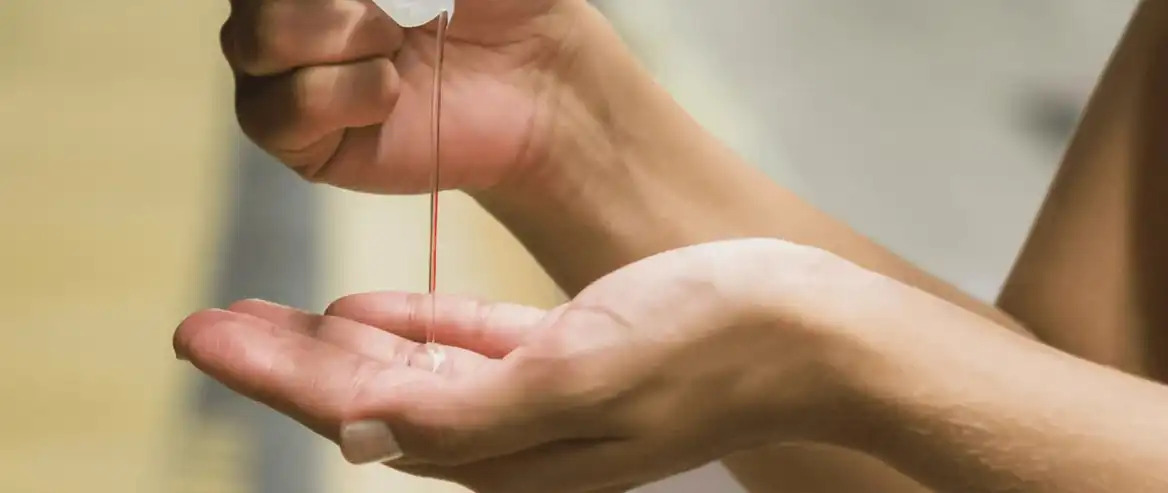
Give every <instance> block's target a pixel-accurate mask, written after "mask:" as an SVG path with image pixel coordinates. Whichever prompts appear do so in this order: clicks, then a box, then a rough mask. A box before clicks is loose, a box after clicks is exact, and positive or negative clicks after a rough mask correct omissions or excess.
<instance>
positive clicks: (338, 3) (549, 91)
mask: <svg viewBox="0 0 1168 493" xmlns="http://www.w3.org/2000/svg"><path fill="white" fill-rule="evenodd" d="M231 4H232V7H231V16H230V18H229V19H228V20H227V22H226V24H225V25H224V26H223V30H222V45H223V51H224V53H225V55H226V57H227V59H228V61H229V63H230V65H231V66H232V68H233V70H234V72H235V73H236V88H237V90H236V99H237V112H238V116H239V119H240V123H241V125H242V127H243V129H244V131H245V133H247V135H248V136H250V137H251V138H252V139H253V140H254V141H255V142H257V143H258V144H259V145H260V146H261V147H263V148H264V149H265V150H267V151H268V152H270V153H272V154H273V155H275V156H276V157H277V158H278V159H280V160H282V161H283V162H285V163H286V164H288V165H289V166H290V167H292V168H293V169H295V170H296V171H297V172H299V173H300V174H301V175H303V176H305V177H306V178H309V179H311V180H314V181H321V182H327V183H330V184H334V185H338V186H341V187H346V188H350V189H357V190H362V191H370V192H381V193H418V192H423V191H425V190H428V189H429V185H430V179H431V170H432V167H433V165H432V163H433V144H432V142H433V140H432V138H431V130H430V128H431V126H430V122H431V116H430V115H431V109H430V101H431V87H432V86H433V57H434V48H435V41H434V32H433V26H429V27H427V28H423V29H414V30H403V29H401V28H400V27H398V26H397V25H396V24H395V23H394V22H393V21H392V20H390V19H389V17H388V16H387V15H386V14H385V13H384V12H382V11H381V10H380V9H379V8H378V7H377V6H376V5H375V4H374V3H373V2H372V1H371V0H309V1H288V0H233V1H232V2H231ZM593 18H599V16H597V15H595V13H593V12H591V7H589V6H588V5H587V3H586V2H584V1H583V0H490V1H483V0H470V1H460V2H459V3H458V8H457V10H456V13H455V16H454V18H453V22H452V23H451V28H450V30H449V33H448V43H447V48H446V64H445V72H444V86H443V99H444V101H443V108H444V110H443V122H442V125H443V129H442V150H441V153H442V160H443V177H442V183H441V185H442V186H443V187H445V188H464V189H472V190H483V189H488V188H490V187H493V186H495V185H497V184H499V183H500V182H501V181H503V180H505V179H507V178H508V177H511V176H514V175H516V174H520V173H523V174H528V173H530V172H531V170H530V169H528V168H530V167H532V166H534V165H535V164H537V163H539V162H541V160H542V159H544V158H545V157H546V155H547V154H548V153H549V152H550V149H549V147H550V145H551V143H550V141H551V133H552V131H553V130H554V128H553V127H554V125H556V124H562V123H563V120H564V115H563V114H560V113H562V111H561V109H562V108H561V103H562V102H563V100H564V99H565V94H567V93H568V92H569V91H567V90H566V89H565V88H564V87H562V86H564V84H565V83H564V81H563V80H562V79H563V77H562V76H563V75H564V71H565V70H566V67H568V66H570V60H571V59H572V54H573V53H574V51H575V50H577V49H578V48H579V44H580V41H579V40H577V39H575V38H574V37H573V36H574V35H575V34H577V33H578V32H580V30H579V29H577V27H578V26H577V25H578V24H580V23H582V22H587V21H589V19H593ZM565 60H568V61H569V62H565Z"/></svg>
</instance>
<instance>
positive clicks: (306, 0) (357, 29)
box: [222, 0, 404, 77]
mask: <svg viewBox="0 0 1168 493" xmlns="http://www.w3.org/2000/svg"><path fill="white" fill-rule="evenodd" d="M403 36H404V31H403V30H402V29H401V28H400V27H398V26H397V25H396V24H395V23H394V22H393V21H392V20H390V19H389V17H388V16H387V15H385V13H384V12H383V11H382V10H381V9H380V8H378V7H377V6H376V5H374V4H373V3H372V2H370V1H366V0H239V1H236V2H234V3H233V5H232V12H231V17H230V19H228V21H227V23H226V24H225V25H224V29H223V36H222V41H223V53H224V55H225V56H226V57H227V60H228V62H229V63H230V64H231V66H232V68H233V69H235V70H236V71H237V72H240V73H242V74H246V75H248V76H252V77H265V76H270V75H276V74H281V73H285V72H288V71H291V70H293V69H296V68H301V67H308V66H314V65H334V64H343V63H348V62H353V61H357V60H363V59H368V58H375V57H382V58H392V57H393V55H394V53H396V52H397V50H398V48H400V46H401V43H402V39H403Z"/></svg>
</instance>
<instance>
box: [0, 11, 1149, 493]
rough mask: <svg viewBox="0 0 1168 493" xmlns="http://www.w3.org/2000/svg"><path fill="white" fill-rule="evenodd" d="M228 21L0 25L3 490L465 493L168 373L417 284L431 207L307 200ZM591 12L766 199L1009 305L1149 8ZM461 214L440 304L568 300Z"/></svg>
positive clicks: (704, 482)
mask: <svg viewBox="0 0 1168 493" xmlns="http://www.w3.org/2000/svg"><path fill="white" fill-rule="evenodd" d="M226 3H227V2H162V3H153V2H137V1H130V0H107V1H104V2H80V1H75V0H65V1H63V2H44V1H38V0H0V169H2V170H3V174H2V175H0V228H2V229H0V230H2V231H3V241H2V242H0V491H3V492H6V493H7V492H13V493H42V492H43V493H50V492H51V493H60V492H72V491H78V492H80V491H84V492H86V493H106V492H110V493H113V492H118V493H138V492H142V493H146V492H149V493H154V492H168V493H169V492H175V493H187V492H190V493H195V492H215V493H234V492H239V493H301V492H303V493H323V492H326V491H345V492H358V493H362V492H370V493H372V492H382V491H395V492H417V493H422V492H456V491H460V490H459V489H458V488H455V487H452V486H450V485H444V484H439V483H432V482H427V481H420V480H416V479H411V478H407V477H404V476H400V475H395V474H393V473H390V472H387V471H384V470H381V469H378V468H373V469H355V468H350V467H346V466H344V465H342V464H341V463H340V461H339V460H338V459H337V457H335V456H336V455H337V454H336V453H335V451H334V450H333V449H331V448H330V447H329V446H327V445H325V444H322V443H321V442H320V441H319V440H317V439H315V438H313V437H311V436H309V435H307V434H306V433H304V432H302V431H300V430H299V429H298V428H297V427H296V426H294V425H292V424H291V423H288V422H287V421H285V420H283V419H282V418H279V417H278V416H276V415H274V414H273V413H271V412H268V411H266V410H264V409H261V408H258V407H257V406H253V405H250V404H248V403H246V402H243V401H242V400H240V399H237V398H235V397H234V396H232V395H231V394H230V393H229V392H226V391H225V390H223V389H222V388H220V387H218V386H216V385H214V384H212V383H210V382H207V381H205V380H203V379H201V378H200V377H199V376H198V375H196V374H194V373H193V372H191V371H189V370H188V369H186V368H185V367H184V366H183V365H179V364H177V363H175V362H174V360H173V355H172V353H171V352H170V342H169V338H170V334H171V332H172V329H173V327H174V326H175V325H176V324H177V323H178V322H179V321H180V320H181V319H182V318H183V317H184V316H185V315H186V314H187V313H189V312H191V311H193V310H195V309H198V308H202V307H206V306H222V305H225V304H227V303H228V302H230V301H232V300H235V299H239V298H246V297H264V298H268V299H273V300H275V301H278V302H283V303H288V304H292V305H296V306H300V307H304V308H308V309H314V310H319V309H321V308H322V307H324V306H325V305H326V304H327V302H328V301H329V300H331V299H333V298H335V297H337V296H340V295H342V294H345V293H351V292H356V291H367V290H375V289H409V290H420V289H423V288H424V285H425V275H426V271H425V259H426V255H425V235H426V227H427V217H426V213H427V208H426V203H425V199H424V198H421V199H419V198H385V197H370V196H362V195H357V194H350V193H345V192H340V191H335V190H329V189H325V188H323V187H312V186H309V185H306V184H304V183H301V182H300V181H299V180H298V179H296V178H295V177H294V176H293V175H292V174H291V173H288V172H285V171H284V170H283V168H282V167H280V166H278V165H276V164H275V163H273V162H271V160H270V159H268V158H267V157H266V156H265V155H263V153H261V152H259V151H257V150H255V149H254V148H252V147H251V146H250V145H248V144H247V143H246V142H245V141H244V139H243V138H242V137H240V135H239V134H238V132H237V130H236V127H235V124H234V120H233V115H232V112H231V111H232V104H231V85H230V78H229V75H228V73H227V71H226V67H225V65H224V64H223V63H222V62H221V61H220V59H219V55H218V41H217V31H218V27H219V25H220V23H221V22H222V20H223V19H224V18H225V17H226V15H227V6H226ZM597 3H598V4H599V6H600V7H601V8H602V9H604V10H605V12H606V13H607V14H608V15H609V16H610V18H611V19H613V21H614V22H615V23H616V24H617V25H618V27H619V28H620V29H621V31H622V32H623V33H624V34H625V36H626V37H627V39H628V40H629V42H630V43H631V44H632V45H633V46H634V47H635V49H636V50H637V52H638V53H639V54H640V55H641V56H642V57H643V59H644V60H645V62H646V63H647V64H648V65H649V66H650V67H651V69H652V70H653V71H654V73H656V74H657V76H658V78H659V80H660V81H661V83H662V84H664V85H666V86H667V87H668V88H669V89H670V90H671V91H672V92H673V93H674V94H675V95H676V97H677V98H678V100H679V101H680V102H681V103H682V104H684V105H685V106H686V107H687V108H689V109H690V111H691V112H693V113H694V114H695V115H697V117H698V118H699V119H700V120H701V121H702V122H704V123H705V124H706V126H707V127H708V128H710V129H711V130H712V131H714V132H716V133H717V134H718V135H720V136H721V137H722V138H724V139H725V140H726V141H727V142H729V143H730V144H731V145H733V146H734V147H735V148H736V149H738V150H739V151H740V152H741V153H743V154H744V155H746V156H747V157H748V158H749V159H750V160H751V161H752V162H755V163H757V164H758V166H760V167H761V168H763V169H764V170H766V171H767V172H768V173H769V174H770V175H771V176H773V177H774V178H775V179H776V180H779V181H781V182H782V183H784V184H786V185H787V186H789V187H791V188H793V189H795V190H796V191H798V192H799V193H801V194H802V195H803V196H804V197H806V198H807V199H809V200H811V201H812V202H814V203H815V204H817V205H818V206H820V207H822V208H824V209H826V210H827V211H829V212H831V213H832V214H835V215H836V216H838V217H840V218H843V219H844V220H846V221H848V222H849V223H851V224H852V225H853V226H855V227H856V228H858V229H860V230H861V231H863V232H865V233H867V234H869V235H871V236H872V237H874V238H876V239H877V240H878V241H880V242H882V243H883V244H885V245H887V246H889V247H890V248H892V249H894V250H896V251H897V252H899V253H901V254H902V255H904V256H906V257H908V258H909V259H910V260H913V261H915V262H917V263H918V264H920V265H922V266H923V267H925V268H927V269H928V270H931V271H933V272H935V273H937V274H939V275H941V276H943V277H945V278H947V279H949V280H950V281H952V282H954V283H956V284H958V285H959V286H961V287H963V288H965V289H967V290H969V291H971V292H973V293H975V294H977V295H979V296H981V297H984V298H992V297H993V296H994V295H995V294H996V292H997V290H998V288H999V285H1000V283H1001V281H1002V279H1003V278H1004V277H1005V274H1006V270H1007V269H1008V267H1009V265H1010V263H1011V261H1012V260H1013V257H1014V255H1015V254H1016V252H1017V250H1018V248H1019V246H1020V245H1021V242H1022V240H1023V238H1024V236H1025V234H1026V232H1027V228H1028V227H1029V224H1030V221H1031V220H1032V218H1033V216H1034V214H1035V212H1036V209H1037V207H1038V205H1039V203H1040V201H1041V200H1042V197H1043V193H1044V191H1045V189H1046V187H1047V185H1048V184H1049V180H1050V178H1051V175H1052V173H1053V171H1054V169H1055V166H1056V165H1057V162H1058V158H1059V154H1060V152H1061V149H1062V146H1063V145H1064V143H1065V141H1066V138H1067V136H1068V134H1069V132H1070V131H1071V129H1072V128H1073V126H1074V124H1075V121H1076V118H1077V117H1078V113H1079V111H1080V109H1081V108H1082V106H1083V104H1084V102H1085V99H1086V97H1087V96H1088V94H1089V91H1090V89H1091V86H1092V84H1093V83H1094V81H1095V77H1096V76H1097V74H1098V72H1099V70H1100V69H1101V68H1102V66H1103V64H1104V63H1105V61H1106V58H1107V56H1108V54H1109V52H1110V50H1111V48H1112V45H1113V43H1114V42H1115V41H1116V39H1117V37H1118V36H1119V34H1120V32H1121V30H1122V28H1123V26H1124V23H1125V22H1126V19H1127V16H1128V15H1129V14H1130V12H1131V9H1132V7H1133V6H1134V4H1135V0H1112V1H1108V2H1101V1H1099V0H1021V1H1019V0H1009V1H1008V0H984V1H980V2H964V1H959V0H880V1H872V0H737V1H715V0H636V1H630V0H607V1H603V2H597ZM449 197H450V198H449V201H450V203H451V204H452V205H450V206H449V208H448V209H447V210H448V211H449V214H448V215H447V216H446V217H445V218H444V219H443V220H444V224H443V228H444V229H443V235H444V237H443V243H442V245H441V248H442V255H443V262H444V266H443V273H444V274H443V275H442V279H441V282H442V285H443V286H444V287H445V290H447V291H451V292H459V293H465V294H473V295H479V296H483V297H486V298H489V299H500V300H503V299H505V300H511V301H519V302H524V303H529V304H535V305H541V306H549V305H553V304H555V303H557V302H558V301H559V300H560V296H559V294H558V292H557V291H556V289H555V287H554V285H552V284H551V283H550V282H549V281H548V280H547V278H546V277H545V276H544V275H543V274H542V273H541V272H540V271H539V269H538V268H537V267H536V266H535V265H534V263H533V262H532V261H531V260H530V259H529V258H528V257H527V256H526V254H525V253H524V252H523V250H522V249H521V248H520V247H519V246H518V245H517V244H516V243H515V241H514V240H513V239H512V238H510V237H509V236H508V235H507V234H506V232H505V231H503V230H502V228H500V227H499V226H498V225H496V224H495V223H493V222H492V221H491V220H490V219H489V218H488V217H487V216H486V215H484V214H483V213H482V212H481V211H479V210H478V209H477V208H476V207H475V206H474V205H473V204H472V203H470V202H469V201H468V200H466V199H464V198H462V197H459V196H457V195H453V194H451V195H449ZM645 491H652V492H687V493H688V492H693V493H698V492H732V491H736V488H735V487H734V486H733V484H732V483H731V482H730V481H729V480H728V478H727V477H726V476H725V475H724V473H722V472H721V470H720V469H718V468H717V467H710V468H706V469H703V470H700V471H695V472H694V473H691V474H688V475H685V476H682V477H679V478H676V479H673V480H670V481H668V482H666V483H663V484H660V485H656V486H653V487H649V488H646V489H645Z"/></svg>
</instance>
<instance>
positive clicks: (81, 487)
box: [0, 0, 230, 493]
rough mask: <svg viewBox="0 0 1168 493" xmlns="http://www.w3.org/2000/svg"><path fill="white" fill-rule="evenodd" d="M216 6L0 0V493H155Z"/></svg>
mask: <svg viewBox="0 0 1168 493" xmlns="http://www.w3.org/2000/svg"><path fill="white" fill-rule="evenodd" d="M224 4H226V2H140V1H133V0H106V1H101V2H82V1H76V0H65V1H57V2H45V1H41V0H3V1H0V171H2V172H3V173H2V174H0V231H2V232H3V233H0V238H3V240H2V241H0V491H5V492H20V493H36V492H46V493H50V492H51V493H60V492H70V491H84V492H88V493H102V492H138V491H141V492H151V493H153V492H156V491H158V489H157V487H156V486H157V482H156V481H157V476H158V475H157V473H158V472H159V471H160V470H161V464H160V463H161V462H162V457H163V455H162V454H161V453H160V451H162V450H164V449H163V448H162V446H163V440H164V438H165V435H164V434H163V431H164V430H166V429H167V427H168V426H170V425H172V423H169V422H168V420H169V419H170V418H171V417H172V414H171V412H172V411H173V409H174V407H175V398H176V396H177V395H178V394H177V392H178V387H177V385H176V384H177V382H178V378H179V372H178V371H177V368H178V365H176V364H174V362H173V356H172V353H170V351H169V336H170V333H171V329H172V328H173V326H174V324H175V323H176V322H177V321H178V320H180V319H181V317H182V315H183V314H185V313H186V312H187V311H189V310H190V309H191V308H193V303H194V302H196V301H197V300H198V298H199V297H200V295H202V294H203V288H204V281H205V280H206V279H207V274H208V269H207V267H208V266H207V265H206V264H205V263H204V262H203V261H204V260H205V258H206V253H207V252H208V249H209V248H210V247H211V246H213V244H212V240H213V238H212V233H213V231H214V227H215V224H214V223H213V221H212V219H213V218H216V217H217V213H218V204H217V203H216V201H215V197H216V195H217V191H216V190H215V188H214V187H215V185H217V184H218V178H219V176H218V174H219V171H220V169H219V168H218V167H216V166H214V163H219V162H222V161H223V160H222V154H223V153H222V147H223V146H222V145H221V144H222V142H221V141H220V139H219V138H220V136H222V135H229V134H228V133H227V128H226V127H224V126H223V125H222V124H221V122H224V121H230V120H228V119H226V118H225V113H224V111H225V110H227V109H229V107H226V106H225V105H223V104H222V102H221V99H220V96H221V95H222V89H223V87H224V86H223V85H222V83H223V81H224V78H223V77H222V76H223V73H222V71H221V69H220V64H219V62H218V61H217V60H216V42H215V30H214V29H213V28H209V27H210V26H213V25H214V24H215V22H216V19H218V18H219V17H220V16H222V15H223V11H224Z"/></svg>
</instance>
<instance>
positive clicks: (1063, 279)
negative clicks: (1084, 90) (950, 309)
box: [998, 0, 1168, 381]
mask: <svg viewBox="0 0 1168 493" xmlns="http://www.w3.org/2000/svg"><path fill="white" fill-rule="evenodd" d="M1165 27H1168V2H1164V1H1161V0H1155V1H1153V0H1148V1H1144V2H1142V3H1141V4H1140V6H1139V8H1138V9H1137V11H1136V14H1135V16H1134V18H1133V20H1132V21H1131V23H1130V25H1129V28H1128V30H1127V33H1126V34H1125V36H1124V38H1123V40H1122V42H1121V43H1120V45H1119V48H1118V49H1117V51H1116V53H1115V55H1114V56H1113V58H1112V60H1111V63H1110V64H1109V67H1108V69H1107V71H1106V72H1105V73H1104V75H1103V78H1102V80H1101V82H1100V84H1099V86H1098V88H1097V89H1096V92H1095V95H1094V97H1093V98H1092V101H1091V103H1090V105H1089V107H1088V109H1087V112H1086V114H1085V115H1084V117H1083V121H1082V124H1081V125H1080V126H1079V129H1078V131H1077V133H1076V136H1075V138H1074V139H1073V141H1072V143H1071V146H1070V148H1069V149H1068V151H1067V155H1066V159H1065V160H1064V163H1063V166H1062V168H1061V169H1060V172H1059V174H1058V177H1057V178H1056V180H1055V183H1054V186H1053V188H1052V190H1051V193H1050V195H1049V198H1048V199H1047V202H1046V204H1045V206H1044V207H1043V210H1042V213H1041V215H1040V216H1039V219H1038V222H1037V224H1036V225H1035V228H1034V231H1033V232H1032V234H1031V236H1030V239H1029V241H1028V243H1027V245H1026V248H1025V249H1024V250H1023V252H1022V256H1021V257H1020V258H1019V260H1018V263H1017V264H1016V266H1015V269H1014V272H1013V273H1012V275H1011V276H1010V278H1009V281H1008V282H1007V284H1006V287H1005V289H1004V291H1003V293H1002V295H1001V297H1000V299H999V301H998V306H1000V307H1001V308H1002V309H1003V310H1005V311H1007V312H1009V313H1010V314H1012V315H1014V316H1015V317H1017V318H1018V319H1019V320H1020V321H1022V322H1023V323H1025V324H1026V326H1027V327H1029V328H1031V329H1032V330H1033V331H1034V332H1035V333H1036V334H1037V335H1038V336H1039V337H1040V338H1041V339H1042V340H1043V341H1044V342H1047V343H1049V344H1051V345H1053V346H1055V347H1058V348H1061V349H1065V350H1067V351H1069V352H1071V353H1074V354H1076V355H1079V356H1082V357H1085V358H1087V359H1090V360H1093V361H1097V362H1100V363H1104V364H1107V365H1111V366H1115V367H1117V368H1121V369H1123V370H1125V371H1129V372H1132V373H1135V374H1139V375H1146V376H1150V377H1154V378H1157V379H1159V380H1162V381H1165V380H1168V339H1165V337H1166V334H1168V333H1166V332H1165V331H1164V330H1163V327H1164V326H1165V323H1166V322H1168V304H1165V303H1164V299H1165V296H1168V257H1165V256H1164V252H1165V251H1168V216H1166V215H1165V214H1164V207H1163V200H1164V199H1163V198H1164V197H1165V196H1166V194H1168V166H1165V165H1164V163H1165V162H1168V147H1166V146H1165V144H1164V142H1165V139H1164V138H1163V136H1164V129H1165V128H1168V97H1166V96H1165V93H1164V88H1165V87H1168V29H1165Z"/></svg>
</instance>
